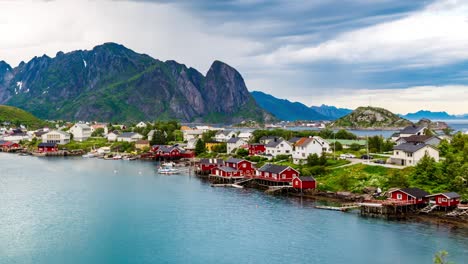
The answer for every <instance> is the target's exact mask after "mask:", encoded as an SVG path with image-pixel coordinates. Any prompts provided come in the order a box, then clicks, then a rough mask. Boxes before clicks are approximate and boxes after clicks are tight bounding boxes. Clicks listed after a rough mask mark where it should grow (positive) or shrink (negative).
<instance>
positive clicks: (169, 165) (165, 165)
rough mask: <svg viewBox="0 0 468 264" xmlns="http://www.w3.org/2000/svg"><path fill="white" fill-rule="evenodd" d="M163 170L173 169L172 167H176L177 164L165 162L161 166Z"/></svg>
mask: <svg viewBox="0 0 468 264" xmlns="http://www.w3.org/2000/svg"><path fill="white" fill-rule="evenodd" d="M161 165H162V167H163V168H172V167H175V163H174V162H164V163H163V164H161Z"/></svg>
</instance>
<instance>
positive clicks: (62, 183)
mask: <svg viewBox="0 0 468 264" xmlns="http://www.w3.org/2000/svg"><path fill="white" fill-rule="evenodd" d="M313 206H314V204H313V203H312V202H310V201H307V200H301V199H298V198H286V197H274V196H268V195H264V194H263V193H261V192H258V191H255V190H244V189H241V190H240V189H227V188H212V187H210V186H209V184H207V183H205V182H202V181H201V180H199V179H198V178H196V177H190V176H188V175H180V176H161V175H157V174H156V166H155V164H154V163H150V162H140V161H104V160H97V159H88V160H86V159H81V158H75V159H60V158H55V159H47V158H34V157H20V156H16V155H8V154H1V153H0V263H2V264H7V263H48V264H52V263H90V264H94V263H392V264H394V263H432V256H433V254H434V253H435V252H436V251H439V250H442V249H446V250H448V251H449V253H450V255H451V260H452V261H455V262H456V263H459V264H460V263H467V260H468V231H467V230H460V229H458V230H457V229H450V228H448V227H445V226H434V225H428V224H420V223H408V222H388V221H384V220H378V219H366V218H362V217H359V216H358V215H357V214H354V213H340V212H334V211H326V210H318V209H314V208H313Z"/></svg>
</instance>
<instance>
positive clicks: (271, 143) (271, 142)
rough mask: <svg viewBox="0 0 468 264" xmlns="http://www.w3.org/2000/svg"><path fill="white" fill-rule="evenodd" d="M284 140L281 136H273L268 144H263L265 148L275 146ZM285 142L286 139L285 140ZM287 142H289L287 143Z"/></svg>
mask: <svg viewBox="0 0 468 264" xmlns="http://www.w3.org/2000/svg"><path fill="white" fill-rule="evenodd" d="M283 142H285V140H284V139H283V138H275V139H274V140H272V141H270V142H268V144H266V145H265V147H266V148H276V147H277V146H278V145H279V144H281V143H283ZM286 142H287V141H286ZM287 144H289V143H287Z"/></svg>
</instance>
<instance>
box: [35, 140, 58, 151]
mask: <svg viewBox="0 0 468 264" xmlns="http://www.w3.org/2000/svg"><path fill="white" fill-rule="evenodd" d="M37 151H39V152H57V151H58V145H57V143H44V142H43V143H39V145H38V146H37Z"/></svg>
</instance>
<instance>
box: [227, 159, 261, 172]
mask: <svg viewBox="0 0 468 264" xmlns="http://www.w3.org/2000/svg"><path fill="white" fill-rule="evenodd" d="M225 166H227V167H231V168H233V169H236V170H238V171H239V172H240V175H242V176H255V168H254V166H253V164H252V162H250V161H248V160H243V159H235V158H229V159H228V160H226V162H225Z"/></svg>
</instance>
